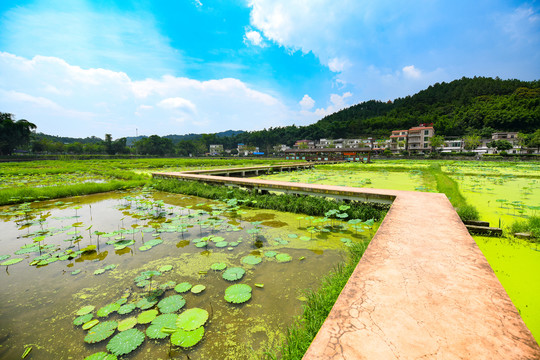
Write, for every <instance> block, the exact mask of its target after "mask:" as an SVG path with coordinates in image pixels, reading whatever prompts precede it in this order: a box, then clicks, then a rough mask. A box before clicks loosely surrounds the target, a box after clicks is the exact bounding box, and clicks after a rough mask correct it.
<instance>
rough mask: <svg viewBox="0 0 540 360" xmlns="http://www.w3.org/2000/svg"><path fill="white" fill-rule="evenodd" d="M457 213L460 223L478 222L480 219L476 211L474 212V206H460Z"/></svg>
mask: <svg viewBox="0 0 540 360" xmlns="http://www.w3.org/2000/svg"><path fill="white" fill-rule="evenodd" d="M457 213H458V215H459V217H460V218H461V220H462V221H467V220H478V218H479V217H480V215H479V214H478V210H476V208H475V207H474V206H472V205H469V204H465V205H463V206H461V207H460V208H459V209H458V210H457Z"/></svg>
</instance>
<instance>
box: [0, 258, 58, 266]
mask: <svg viewBox="0 0 540 360" xmlns="http://www.w3.org/2000/svg"><path fill="white" fill-rule="evenodd" d="M57 260H58V259H57ZM21 261H23V258H12V259H9V260H7V261H4V262H3V263H0V265H3V266H9V265H13V264H17V263H20V262H21Z"/></svg>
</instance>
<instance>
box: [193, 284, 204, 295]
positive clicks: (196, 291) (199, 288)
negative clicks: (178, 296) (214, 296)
mask: <svg viewBox="0 0 540 360" xmlns="http://www.w3.org/2000/svg"><path fill="white" fill-rule="evenodd" d="M204 289H206V286H204V285H200V284H199V285H195V286H194V287H192V288H191V292H192V293H194V294H199V293H201V292H203V291H204Z"/></svg>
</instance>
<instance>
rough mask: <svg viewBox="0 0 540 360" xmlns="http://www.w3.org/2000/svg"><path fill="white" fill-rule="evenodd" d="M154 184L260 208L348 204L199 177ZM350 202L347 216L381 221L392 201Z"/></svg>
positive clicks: (298, 209)
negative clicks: (258, 190)
mask: <svg viewBox="0 0 540 360" xmlns="http://www.w3.org/2000/svg"><path fill="white" fill-rule="evenodd" d="M152 184H153V187H154V188H155V189H156V190H161V191H167V192H171V193H177V194H186V195H194V196H199V197H203V198H207V199H215V200H226V199H237V200H241V201H244V203H245V204H246V205H249V206H251V207H255V208H259V209H271V210H277V211H285V212H293V213H301V214H306V215H313V216H324V213H325V212H327V211H329V210H334V209H339V206H340V205H345V203H344V202H343V201H333V200H327V199H325V198H322V197H315V196H309V195H299V196H296V195H289V194H281V195H275V194H265V195H261V194H254V193H250V192H248V191H246V190H242V189H238V188H228V187H225V186H217V185H209V184H205V183H201V182H198V181H183V180H154V181H153V183H152ZM347 205H348V206H350V208H349V209H348V210H346V211H345V212H346V213H347V214H348V218H347V220H349V219H363V220H367V219H374V220H377V221H378V220H381V219H382V218H384V216H385V214H386V211H387V210H388V208H389V206H388V205H382V204H372V203H362V202H350V203H347Z"/></svg>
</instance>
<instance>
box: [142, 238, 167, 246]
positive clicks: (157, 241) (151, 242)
mask: <svg viewBox="0 0 540 360" xmlns="http://www.w3.org/2000/svg"><path fill="white" fill-rule="evenodd" d="M162 242H163V240H161V239H152V240H148V241H147V242H146V243H144V244H145V245H147V246H152V247H153V246H156V245H159V244H161V243H162Z"/></svg>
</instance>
